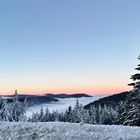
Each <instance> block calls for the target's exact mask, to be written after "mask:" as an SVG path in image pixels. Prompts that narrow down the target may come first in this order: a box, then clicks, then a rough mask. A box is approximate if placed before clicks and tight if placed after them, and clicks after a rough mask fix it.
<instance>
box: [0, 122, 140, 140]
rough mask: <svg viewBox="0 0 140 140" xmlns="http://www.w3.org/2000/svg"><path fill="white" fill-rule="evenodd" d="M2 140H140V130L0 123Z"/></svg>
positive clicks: (52, 124) (71, 125)
mask: <svg viewBox="0 0 140 140" xmlns="http://www.w3.org/2000/svg"><path fill="white" fill-rule="evenodd" d="M0 140H140V128H138V127H126V126H104V125H90V124H83V125H81V124H70V123H60V122H48V123H47V122H46V123H12V122H11V123H8V122H0Z"/></svg>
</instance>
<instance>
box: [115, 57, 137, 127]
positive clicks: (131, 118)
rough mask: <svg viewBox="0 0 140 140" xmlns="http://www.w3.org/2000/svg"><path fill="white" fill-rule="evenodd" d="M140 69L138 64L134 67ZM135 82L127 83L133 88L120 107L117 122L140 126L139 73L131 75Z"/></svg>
mask: <svg viewBox="0 0 140 140" xmlns="http://www.w3.org/2000/svg"><path fill="white" fill-rule="evenodd" d="M138 59H139V60H140V56H139V57H138ZM135 70H138V71H140V64H139V65H138V67H137V68H136V69H135ZM131 79H132V80H133V81H135V82H133V83H131V84H128V85H129V86H133V90H132V91H131V93H130V94H129V95H128V98H127V100H126V101H125V102H124V105H123V106H122V107H121V109H120V112H119V113H120V114H119V116H118V119H117V121H116V123H117V124H123V125H132V126H140V73H137V74H134V75H132V76H131Z"/></svg>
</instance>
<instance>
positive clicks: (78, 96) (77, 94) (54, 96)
mask: <svg viewBox="0 0 140 140" xmlns="http://www.w3.org/2000/svg"><path fill="white" fill-rule="evenodd" d="M46 96H47V97H52V98H81V97H92V96H90V95H87V94H84V93H76V94H51V93H48V94H46Z"/></svg>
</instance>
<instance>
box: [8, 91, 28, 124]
mask: <svg viewBox="0 0 140 140" xmlns="http://www.w3.org/2000/svg"><path fill="white" fill-rule="evenodd" d="M10 109H11V112H10V121H16V122H18V121H25V120H26V116H25V113H26V99H25V101H24V102H20V101H19V97H18V93H17V90H16V91H15V94H14V97H13V102H12V103H11V107H10Z"/></svg>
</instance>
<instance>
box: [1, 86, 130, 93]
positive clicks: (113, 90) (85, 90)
mask: <svg viewBox="0 0 140 140" xmlns="http://www.w3.org/2000/svg"><path fill="white" fill-rule="evenodd" d="M14 90H15V89H12V90H10V91H9V90H7V91H6V90H3V92H1V95H11V94H14ZM129 90H131V87H127V86H126V87H117V86H116V87H112V88H109V87H102V88H99V87H98V89H96V88H81V89H78V88H75V89H70V88H67V89H55V88H54V89H45V88H42V89H41V88H36V89H22V88H19V89H18V93H19V94H32V95H42V94H46V93H54V94H60V93H65V94H74V93H86V94H91V95H96V94H117V93H121V92H124V91H129Z"/></svg>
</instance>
